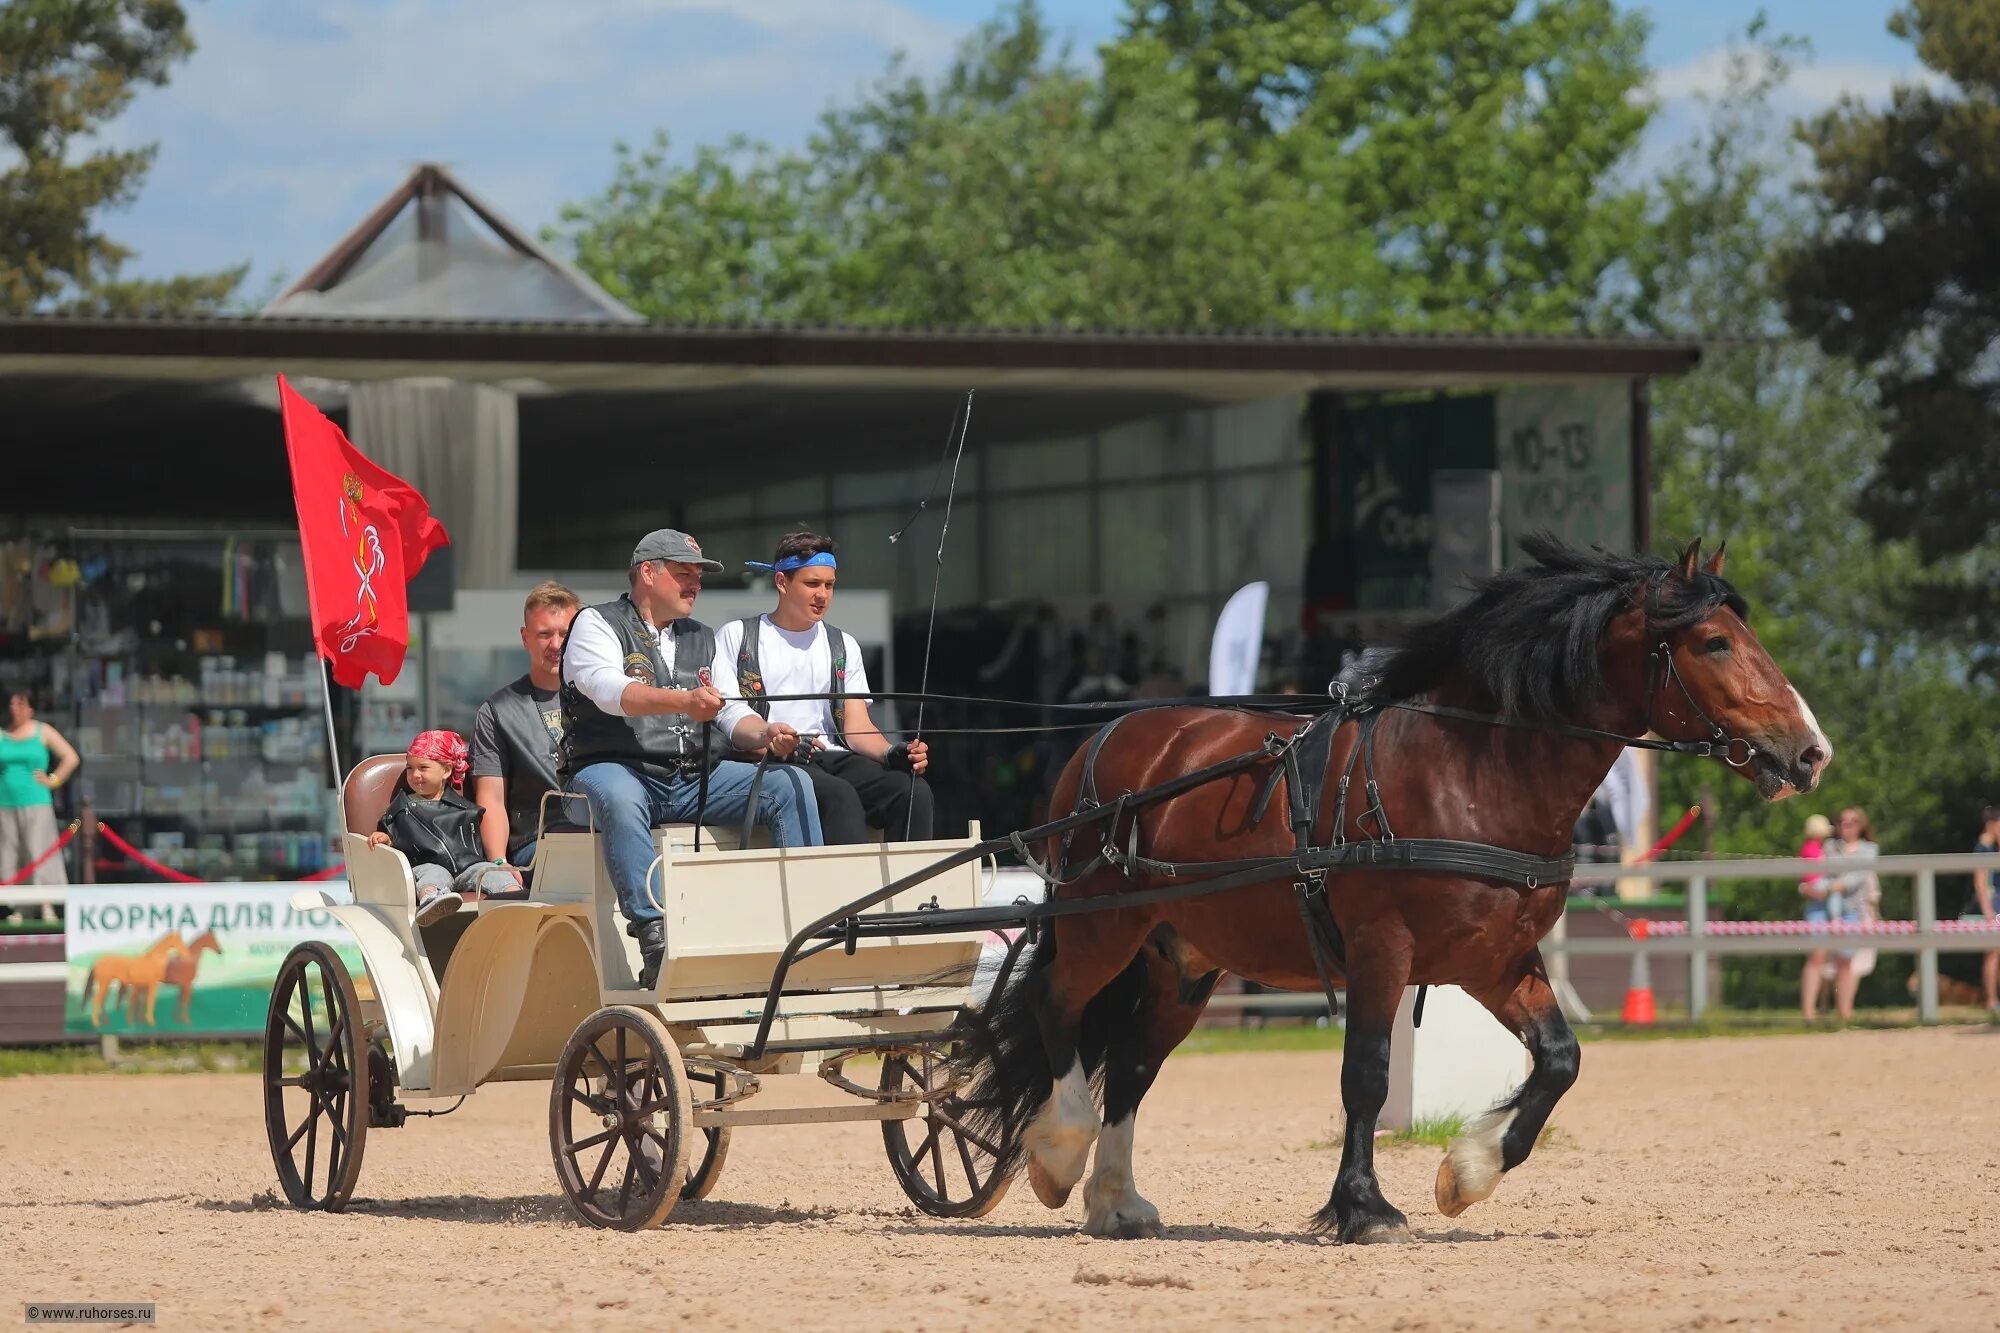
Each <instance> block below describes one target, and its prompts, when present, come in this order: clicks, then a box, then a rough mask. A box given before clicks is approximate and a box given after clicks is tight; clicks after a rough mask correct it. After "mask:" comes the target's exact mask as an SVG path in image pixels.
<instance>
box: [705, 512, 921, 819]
mask: <svg viewBox="0 0 2000 1333" xmlns="http://www.w3.org/2000/svg"><path fill="white" fill-rule="evenodd" d="M748 563H749V565H750V568H752V569H761V570H767V571H769V572H770V574H771V581H772V582H773V583H774V584H776V585H777V589H778V605H777V609H776V610H774V611H772V612H771V613H770V614H769V615H763V616H752V617H750V618H749V619H747V620H739V621H735V622H733V623H731V624H728V625H724V626H723V627H722V628H721V629H720V630H718V631H716V635H715V640H716V642H715V677H714V678H715V688H716V689H717V690H718V691H720V692H721V693H722V694H723V695H724V696H725V697H726V698H730V699H737V698H742V699H746V700H748V701H749V702H747V703H729V704H725V705H723V709H722V723H723V725H724V726H725V727H728V728H730V729H731V731H732V732H733V731H734V730H735V729H736V728H737V727H739V726H741V725H742V724H743V723H744V721H745V720H746V719H749V718H752V717H755V716H762V717H765V718H769V719H770V720H771V721H772V722H773V723H774V724H784V725H788V726H789V727H790V728H791V729H792V730H793V731H796V732H798V733H799V734H800V735H802V736H803V737H805V744H803V745H801V746H799V748H798V750H797V751H796V752H795V753H794V756H793V757H794V758H795V759H797V760H798V761H799V762H800V763H801V764H803V765H804V767H805V772H806V775H807V776H808V777H809V778H811V780H812V785H813V794H814V796H815V797H816V798H817V800H818V803H819V819H820V827H821V828H822V829H824V830H825V833H826V840H827V842H828V843H833V844H838V843H858V842H866V841H868V836H869V835H868V830H869V828H870V826H871V825H872V826H873V827H875V828H878V829H881V830H882V831H883V833H885V834H886V835H887V836H888V839H889V840H890V841H891V842H906V841H908V842H921V841H923V840H924V839H926V838H929V837H930V836H931V810H932V804H931V789H930V785H929V784H928V783H926V782H925V781H924V779H923V777H922V776H921V775H922V774H923V771H924V770H925V768H927V767H928V766H929V764H930V752H929V750H928V748H927V747H926V746H925V745H924V743H923V742H922V741H920V740H912V741H907V742H899V743H896V744H891V743H890V741H889V738H888V737H886V736H884V735H883V734H882V733H881V731H880V730H879V729H878V728H877V727H876V725H875V723H874V720H873V719H872V718H871V717H870V716H869V714H868V672H867V669H866V668H865V667H864V666H863V665H862V662H861V646H860V645H859V644H857V643H856V642H855V641H854V636H853V635H851V634H847V633H843V632H842V631H840V630H838V629H835V628H834V627H833V626H832V625H830V624H828V623H827V621H826V612H827V608H828V607H830V606H831V605H832V604H833V585H834V581H835V578H836V571H837V570H838V569H839V567H840V566H839V561H838V560H837V559H836V558H835V557H834V550H833V539H832V538H831V537H823V536H820V535H819V534H818V533H814V532H794V533H792V534H790V535H789V536H786V537H784V538H782V539H781V540H780V541H779V542H778V552H777V554H776V555H775V556H773V557H772V559H771V563H769V564H764V563H762V562H761V561H756V560H752V561H749V562H748ZM799 694H823V695H830V696H832V697H831V698H826V699H791V700H787V699H784V698H782V697H780V698H778V699H776V700H772V701H767V700H766V699H765V698H764V696H765V695H778V696H784V695H799Z"/></svg>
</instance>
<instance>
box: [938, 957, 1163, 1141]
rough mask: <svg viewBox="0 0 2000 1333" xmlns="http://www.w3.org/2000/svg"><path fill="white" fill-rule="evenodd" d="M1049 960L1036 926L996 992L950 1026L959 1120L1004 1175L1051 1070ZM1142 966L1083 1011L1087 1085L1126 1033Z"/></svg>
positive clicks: (1140, 989) (1139, 994)
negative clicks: (989, 1150)
mask: <svg viewBox="0 0 2000 1333" xmlns="http://www.w3.org/2000/svg"><path fill="white" fill-rule="evenodd" d="M1055 961H1056V932H1055V931H1054V930H1052V929H1047V928H1044V929H1043V932H1042V936H1041V939H1040V940H1038V941H1037V942H1036V943H1034V944H1033V945H1030V946H1029V947H1028V948H1027V950H1026V951H1025V955H1024V957H1022V958H1021V960H1020V961H1019V962H1018V963H1017V964H1016V968H1015V972H1014V975H1013V977H1012V978H1011V979H1009V980H1008V981H1007V983H1006V987H1005V989H1004V990H1001V989H996V990H995V992H994V993H993V995H992V996H990V997H989V998H988V999H987V1001H986V1004H985V1005H984V1006H983V1007H981V1008H977V1009H974V1008H971V1007H969V1006H968V1007H967V1008H966V1009H964V1010H963V1011H961V1012H960V1014H959V1017H958V1020H957V1021H956V1022H955V1023H954V1024H953V1025H952V1036H953V1038H954V1039H955V1040H956V1042H957V1045H958V1052H959V1054H958V1057H957V1063H958V1068H959V1073H960V1074H961V1076H962V1077H963V1078H964V1079H965V1080H966V1090H965V1092H964V1093H963V1103H964V1106H965V1111H964V1113H963V1115H964V1119H965V1120H966V1122H967V1123H968V1124H969V1125H970V1126H971V1127H972V1128H973V1129H975V1130H977V1131H978V1132H979V1134H980V1135H981V1136H982V1137H984V1138H985V1139H987V1140H988V1141H989V1142H992V1143H996V1144H999V1145H1000V1149H1001V1151H1000V1154H999V1160H998V1170H999V1171H1000V1172H1001V1174H1003V1175H1012V1174H1013V1173H1014V1172H1015V1171H1016V1170H1018V1169H1019V1168H1020V1166H1021V1164H1022V1160H1023V1151H1022V1147H1023V1145H1022V1135H1023V1132H1024V1131H1025V1130H1026V1129H1027V1127H1028V1122H1029V1121H1031V1120H1033V1119H1034V1118H1035V1115H1036V1114H1037V1113H1038V1112H1039V1111H1040V1110H1041V1108H1042V1105H1043V1103H1045V1102H1047V1101H1048V1099H1049V1094H1050V1093H1051V1092H1053V1091H1054V1090H1055V1072H1054V1071H1053V1070H1052V1069H1051V1068H1050V1065H1049V1050H1048V1044H1047V1042H1046V1041H1045V1040H1044V1039H1043V1035H1042V1020H1041V1007H1042V1002H1043V999H1044V998H1045V997H1046V996H1047V994H1048V988H1049V974H1050V971H1051V969H1053V968H1054V966H1055ZM1145 986H1146V963H1145V959H1144V958H1143V957H1139V958H1134V959H1133V960H1132V962H1131V963H1130V964H1129V965H1127V967H1126V968H1125V970H1124V971H1123V972H1121V973H1120V974H1119V975H1118V976H1117V978H1116V979H1114V980H1113V981H1112V982H1111V984H1110V985H1108V986H1106V987H1105V988H1104V989H1103V990H1101V991H1099V992H1098V993H1097V994H1096V995H1095V996H1093V997H1092V998H1091V1000H1090V1002H1089V1003H1088V1004H1086V1005H1085V1006H1084V1009H1083V1017H1082V1021H1081V1023H1080V1025H1079V1027H1078V1029H1077V1035H1076V1054H1077V1059H1078V1060H1079V1061H1080V1062H1081V1063H1082V1065H1083V1070H1084V1073H1085V1074H1086V1075H1087V1076H1089V1078H1090V1080H1091V1084H1092V1086H1093V1088H1095V1087H1096V1086H1097V1085H1098V1083H1099V1074H1100V1066H1102V1064H1103V1062H1104V1052H1105V1050H1106V1049H1107V1048H1108V1047H1109V1046H1110V1045H1111V1044H1112V1043H1113V1042H1115V1041H1117V1040H1119V1039H1121V1038H1124V1037H1127V1036H1129V1035H1130V1034H1131V1029H1132V1028H1133V1026H1134V1025H1135V1024H1137V1023H1138V1022H1139V1021H1140V1020H1139V1005H1140V1001H1141V999H1142V998H1143V997H1144V995H1145Z"/></svg>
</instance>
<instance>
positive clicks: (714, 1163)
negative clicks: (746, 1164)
mask: <svg viewBox="0 0 2000 1333" xmlns="http://www.w3.org/2000/svg"><path fill="white" fill-rule="evenodd" d="M688 1081H689V1082H691V1083H692V1084H694V1100H695V1101H698V1102H703V1101H720V1100H721V1099H722V1098H724V1097H726V1096H728V1095H729V1075H727V1074H725V1073H723V1072H722V1071H721V1070H720V1069H690V1070H689V1071H688ZM701 1134H702V1137H701V1140H700V1141H699V1142H698V1143H697V1144H695V1145H694V1146H695V1147H696V1148H699V1149H700V1151H699V1153H696V1152H693V1151H690V1152H689V1153H688V1174H687V1184H685V1185H683V1186H681V1197H682V1198H683V1199H706V1198H707V1197H708V1196H709V1194H710V1193H712V1192H713V1191H714V1189H715V1182H716V1181H718V1180H720V1179H721V1178H722V1164H723V1163H724V1162H726V1161H728V1160H729V1126H727V1125H710V1126H708V1127H707V1128H705V1129H703V1130H702V1131H701Z"/></svg>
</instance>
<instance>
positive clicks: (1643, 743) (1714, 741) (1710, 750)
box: [1333, 641, 1758, 768]
mask: <svg viewBox="0 0 2000 1333" xmlns="http://www.w3.org/2000/svg"><path fill="white" fill-rule="evenodd" d="M1669 684H1671V685H1673V686H1675V687H1676V688H1678V689H1679V690H1680V692H1681V698H1682V699H1683V700H1684V701H1686V703H1687V706H1688V708H1689V710H1690V711H1692V712H1693V713H1694V715H1695V717H1697V718H1699V719H1700V720H1701V723H1702V725H1703V726H1705V727H1707V728H1708V733H1709V735H1708V739H1707V740H1699V741H1669V740H1652V739H1649V738H1647V737H1644V736H1626V735H1622V734H1621V733H1619V732H1616V731H1604V730H1601V729H1600V728H1597V727H1579V726H1575V725H1572V724H1571V723H1568V722H1543V721H1537V720H1535V719H1533V718H1525V717H1509V716H1507V715H1506V714H1503V713H1480V712H1475V711H1473V710H1472V709H1469V708H1451V707H1448V706H1446V705H1444V704H1423V703H1411V702H1409V701H1408V700H1397V701H1394V702H1390V703H1384V704H1382V705H1381V706H1382V707H1384V708H1398V709H1401V710H1402V711H1404V712H1406V713H1424V714H1427V715H1429V716H1431V717H1444V718H1450V719H1452V720H1453V721H1456V722H1480V723H1484V724H1485V725H1487V726H1491V727H1513V728H1515V729H1516V730H1519V731H1539V732H1542V733H1544V734H1546V735H1550V736H1563V737H1567V738H1569V739H1570V740H1580V741H1605V742H1608V743H1610V744H1612V745H1622V746H1625V747H1627V748H1629V749H1633V750H1658V751H1661V752H1664V753H1667V754H1685V755H1693V756H1694V757H1695V758H1697V759H1720V760H1721V761H1722V762H1723V763H1725V764H1728V765H1729V766H1730V767H1731V768H1743V767H1745V766H1747V765H1748V764H1749V763H1750V762H1751V761H1752V760H1753V759H1755V758H1756V757H1757V755H1758V750H1757V747H1756V746H1755V745H1752V744H1751V743H1750V742H1749V741H1748V740H1745V739H1744V738H1743V737H1741V736H1731V735H1730V734H1729V733H1728V732H1726V731H1724V730H1723V729H1722V728H1721V727H1720V726H1718V725H1717V724H1716V722H1715V719H1714V718H1711V717H1710V716H1709V715H1708V714H1707V713H1705V712H1703V711H1702V708H1701V705H1700V704H1698V703H1696V702H1695V700H1694V695H1693V693H1692V692H1691V691H1690V690H1689V689H1688V687H1687V682H1686V681H1685V680H1683V679H1681V674H1680V672H1679V671H1677V670H1676V669H1675V668H1674V657H1673V653H1672V652H1670V651H1669V650H1668V648H1667V645H1666V643H1665V642H1664V641H1663V642H1662V643H1661V644H1660V645H1659V646H1658V647H1657V648H1655V649H1653V652H1652V654H1651V665H1650V667H1649V669H1648V671H1647V685H1646V730H1647V731H1657V730H1658V728H1657V727H1656V726H1654V724H1653V717H1654V713H1655V712H1656V711H1657V709H1658V707H1659V699H1660V694H1661V692H1662V691H1663V690H1664V689H1665V687H1666V686H1667V685H1669ZM1346 689H1347V687H1346V684H1345V682H1342V681H1335V682H1334V685H1333V691H1334V692H1335V693H1334V696H1333V697H1334V700H1335V702H1336V703H1339V702H1343V701H1344V700H1345V698H1346ZM1669 716H1671V714H1669ZM1739 749H1740V750H1741V753H1742V758H1740V759H1739V758H1737V753H1738V751H1739Z"/></svg>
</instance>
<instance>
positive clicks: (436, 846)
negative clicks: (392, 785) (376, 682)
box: [368, 731, 521, 926]
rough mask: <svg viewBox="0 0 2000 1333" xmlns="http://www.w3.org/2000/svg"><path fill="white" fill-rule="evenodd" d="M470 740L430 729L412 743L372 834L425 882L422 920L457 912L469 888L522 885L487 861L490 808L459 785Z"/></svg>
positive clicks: (420, 889)
mask: <svg viewBox="0 0 2000 1333" xmlns="http://www.w3.org/2000/svg"><path fill="white" fill-rule="evenodd" d="M466 768H467V762H466V744H465V738H464V737H463V736H460V735H459V734H458V733H457V732H455V731H426V732H423V733H422V734H421V735H419V736H418V737H417V738H416V739H415V740H413V741H411V742H410V750H409V755H408V760H407V763H406V764H405V766H404V769H403V781H402V782H401V783H399V784H398V785H397V788H396V794H395V795H394V796H393V797H391V798H390V800H389V808H388V809H387V810H385V811H383V813H382V822H381V824H380V825H379V826H378V828H377V830H376V831H375V832H374V833H371V834H369V835H368V841H369V844H370V845H372V846H376V847H394V848H395V849H396V850H397V851H399V852H401V853H402V854H403V856H404V857H405V858H406V859H407V860H408V861H409V863H410V873H411V876H412V877H413V878H414V879H415V880H416V884H417V924H418V925H420V926H428V925H431V924H433V923H435V922H438V921H442V920H444V919H445V918H446V917H448V916H450V915H451V914H452V913H453V912H456V911H457V910H458V908H459V905H460V904H461V903H463V902H464V901H465V899H464V897H463V896H462V895H463V894H465V893H467V892H473V891H477V892H480V893H499V892H504V891H506V890H510V889H516V888H519V887H520V883H521V881H520V879H519V877H518V876H516V874H515V873H514V872H513V871H512V870H510V869H508V868H506V867H504V866H501V865H498V864H497V863H495V862H493V861H490V860H488V859H486V852H485V849H484V847H483V846H482V845H481V843H480V840H479V820H480V816H481V815H483V814H484V813H485V811H483V810H481V809H480V808H479V807H478V806H477V805H475V804H473V802H472V801H470V800H468V799H467V798H466V797H465V795H464V793H463V792H461V791H460V790H459V788H460V787H461V786H462V785H463V783H464V781H465V771H466Z"/></svg>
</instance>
